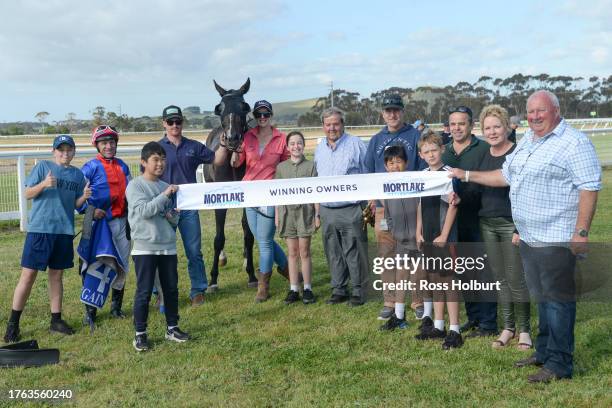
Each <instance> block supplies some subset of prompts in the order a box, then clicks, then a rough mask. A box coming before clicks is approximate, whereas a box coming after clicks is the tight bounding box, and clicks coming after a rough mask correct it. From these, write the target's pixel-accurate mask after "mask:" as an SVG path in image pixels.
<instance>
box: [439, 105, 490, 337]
mask: <svg viewBox="0 0 612 408" xmlns="http://www.w3.org/2000/svg"><path fill="white" fill-rule="evenodd" d="M472 118H473V114H472V110H471V109H470V108H468V107H467V106H458V107H456V108H453V109H451V110H450V111H449V117H448V122H449V125H450V131H451V135H452V139H453V140H452V141H451V142H450V143H448V144H447V145H446V149H445V151H444V154H443V155H442V161H443V162H444V164H446V165H447V166H450V167H456V168H460V169H462V170H476V169H478V168H479V166H480V163H481V162H482V159H483V157H484V156H485V154H486V152H487V151H488V150H489V147H490V146H489V144H488V143H487V142H485V141H484V140H481V139H479V138H477V137H476V136H474V135H473V134H472V129H473V128H474V122H473V119H472ZM459 196H460V197H461V202H460V203H459V208H458V212H457V232H458V241H459V242H460V243H465V242H482V239H481V238H480V230H479V227H478V225H479V221H478V210H479V209H480V188H479V187H478V185H477V184H474V183H468V182H462V183H461V184H460V189H459ZM462 247H463V248H462ZM459 249H460V250H461V249H463V250H462V251H461V252H462V253H459V254H458V255H459V256H465V257H475V256H479V254H478V253H477V252H478V251H476V250H475V248H472V247H471V246H470V245H469V244H468V245H460V246H459ZM463 277H464V278H469V277H468V276H463ZM475 278H476V280H478V281H484V280H485V279H484V277H483V276H482V274H481V273H480V274H479V275H478V276H476V277H475ZM468 280H469V279H468ZM478 295H479V293H464V296H466V297H467V298H468V300H466V302H465V310H466V312H467V316H468V322H467V323H466V324H464V325H463V326H462V327H461V331H462V332H465V331H468V330H471V329H476V328H477V329H478V330H477V331H475V332H473V333H471V335H468V336H467V337H473V336H488V335H494V334H497V304H496V303H495V302H483V301H482V299H481V298H479V296H478ZM479 300H480V301H479Z"/></svg>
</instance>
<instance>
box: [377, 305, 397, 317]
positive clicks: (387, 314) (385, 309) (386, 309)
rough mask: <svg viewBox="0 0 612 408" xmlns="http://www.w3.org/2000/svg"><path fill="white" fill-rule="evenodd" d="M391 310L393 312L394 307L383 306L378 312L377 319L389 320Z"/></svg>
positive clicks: (391, 314) (391, 313)
mask: <svg viewBox="0 0 612 408" xmlns="http://www.w3.org/2000/svg"><path fill="white" fill-rule="evenodd" d="M393 312H395V308H393V307H389V306H385V307H383V308H382V309H380V313H379V314H378V320H389V319H390V318H391V316H393Z"/></svg>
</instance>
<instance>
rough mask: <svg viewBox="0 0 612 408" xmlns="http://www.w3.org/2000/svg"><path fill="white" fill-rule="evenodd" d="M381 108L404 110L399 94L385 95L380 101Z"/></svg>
mask: <svg viewBox="0 0 612 408" xmlns="http://www.w3.org/2000/svg"><path fill="white" fill-rule="evenodd" d="M382 108H383V109H387V108H394V109H404V101H403V100H402V97H401V95H399V94H393V95H387V96H385V97H384V98H383V100H382Z"/></svg>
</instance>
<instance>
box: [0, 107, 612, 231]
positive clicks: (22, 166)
mask: <svg viewBox="0 0 612 408" xmlns="http://www.w3.org/2000/svg"><path fill="white" fill-rule="evenodd" d="M590 121H591V122H590V123H592V124H594V123H595V122H598V123H607V122H603V121H602V120H597V119H595V120H590ZM574 123H575V122H574ZM354 128H357V127H354ZM358 128H360V129H363V128H369V127H363V126H361V127H358ZM292 129H302V130H304V129H305V128H292ZM316 129H318V130H321V129H320V128H316ZM375 129H376V130H378V129H380V126H376V127H375ZM347 130H349V131H350V128H349V127H347ZM583 132H585V133H586V134H588V135H590V136H592V137H593V136H598V135H601V134H604V133H612V120H610V126H607V127H606V128H591V129H584V130H583ZM521 135H522V134H521V133H519V134H518V136H519V137H520V136H521ZM371 136H372V135H367V136H360V137H361V138H362V139H363V140H364V141H366V142H367V141H368V140H369V139H370V137H371ZM322 137H323V135H322V134H321V135H317V136H311V137H310V138H309V139H317V140H319V141H320V140H321V138H322ZM126 144H127V143H125V144H122V146H120V147H119V148H118V149H117V156H118V157H120V158H121V159H122V160H124V161H125V162H126V164H127V165H128V166H129V167H130V171H131V172H132V174H133V175H137V174H139V173H140V167H139V166H140V150H141V148H142V146H143V145H144V142H133V143H130V144H129V146H125V145H126ZM14 146H16V147H20V146H23V147H24V148H26V147H28V146H31V145H14ZM85 146H87V145H85ZM1 147H2V146H1V145H0V148H1ZM598 153H599V152H598ZM96 154H97V151H96V149H94V148H92V147H89V148H79V149H77V151H76V154H75V158H74V160H73V162H72V164H73V165H75V166H77V167H81V166H82V164H83V163H84V162H85V161H87V160H89V159H91V158H92V157H94V156H95V155H96ZM607 154H608V153H607V152H605V153H604V152H601V154H600V161H601V164H602V165H603V166H612V155H609V156H608V155H607ZM41 159H42V160H51V159H52V157H51V152H50V147H49V146H48V145H46V149H45V150H7V151H0V220H16V219H18V220H20V227H21V229H22V231H23V230H24V229H25V228H26V225H27V215H28V205H29V204H28V200H26V198H25V182H26V175H27V174H28V173H29V170H31V168H32V167H33V166H34V164H35V163H36V161H37V160H41ZM198 181H202V171H201V168H200V169H199V170H198Z"/></svg>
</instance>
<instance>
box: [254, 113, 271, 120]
mask: <svg viewBox="0 0 612 408" xmlns="http://www.w3.org/2000/svg"><path fill="white" fill-rule="evenodd" d="M253 116H255V119H259V118H269V117H270V116H272V114H271V113H270V112H255V113H253Z"/></svg>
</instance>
